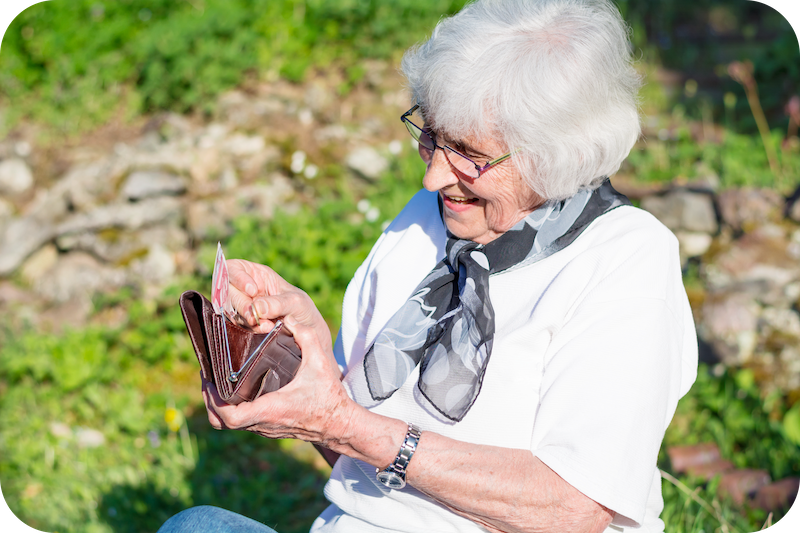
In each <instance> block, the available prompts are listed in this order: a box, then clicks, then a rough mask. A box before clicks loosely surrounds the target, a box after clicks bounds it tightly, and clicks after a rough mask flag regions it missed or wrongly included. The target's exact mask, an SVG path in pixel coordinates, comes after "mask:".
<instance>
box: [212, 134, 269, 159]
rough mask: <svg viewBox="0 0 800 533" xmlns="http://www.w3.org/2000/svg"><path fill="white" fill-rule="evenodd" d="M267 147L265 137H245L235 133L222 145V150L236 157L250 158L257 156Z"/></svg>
mask: <svg viewBox="0 0 800 533" xmlns="http://www.w3.org/2000/svg"><path fill="white" fill-rule="evenodd" d="M266 147H267V143H266V141H265V140H264V137H262V136H260V135H249V136H248V135H244V134H243V133H234V134H233V135H231V136H230V137H228V138H227V139H225V142H224V143H223V144H222V148H223V150H224V151H226V152H227V153H229V154H231V155H233V156H236V157H242V156H248V155H253V154H257V153H258V152H260V151H262V150H264V149H265V148H266Z"/></svg>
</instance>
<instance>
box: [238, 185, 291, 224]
mask: <svg viewBox="0 0 800 533" xmlns="http://www.w3.org/2000/svg"><path fill="white" fill-rule="evenodd" d="M293 192H294V189H293V188H292V185H291V182H290V181H289V180H288V179H287V178H285V177H284V176H282V175H281V174H273V175H272V176H271V177H270V181H269V182H268V183H263V182H262V183H254V184H252V185H247V186H244V187H239V188H238V189H237V190H236V200H237V203H238V206H239V212H240V213H241V212H243V213H249V214H253V215H256V216H258V217H260V218H264V219H269V218H272V215H273V214H274V212H275V209H276V208H277V207H279V206H282V205H283V204H284V203H286V200H287V199H288V198H290V197H291V195H292V194H293Z"/></svg>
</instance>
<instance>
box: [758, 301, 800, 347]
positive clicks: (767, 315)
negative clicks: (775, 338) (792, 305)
mask: <svg viewBox="0 0 800 533" xmlns="http://www.w3.org/2000/svg"><path fill="white" fill-rule="evenodd" d="M759 322H760V326H761V330H762V332H763V333H765V334H769V333H777V334H779V335H780V336H781V337H792V338H794V339H796V341H797V342H798V343H800V314H798V313H797V312H796V311H795V310H793V309H788V308H777V307H766V308H764V310H763V311H762V312H761V316H760V317H759Z"/></svg>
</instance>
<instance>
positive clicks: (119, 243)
mask: <svg viewBox="0 0 800 533" xmlns="http://www.w3.org/2000/svg"><path fill="white" fill-rule="evenodd" d="M155 243H158V244H162V245H164V246H166V247H167V248H169V249H171V250H178V249H181V248H184V247H186V246H189V236H188V235H187V233H186V232H185V231H183V230H182V229H181V228H179V227H178V226H177V225H175V224H165V225H157V226H151V227H146V228H143V229H141V230H136V231H131V230H120V229H116V228H109V229H104V230H101V231H98V232H91V231H86V232H82V233H70V234H67V235H63V236H61V237H59V238H58V239H56V244H57V245H58V247H59V249H61V250H65V251H75V250H81V251H84V252H88V253H90V254H92V255H93V256H95V257H98V258H100V259H102V260H103V261H105V262H106V263H111V264H113V265H117V266H124V265H127V264H128V263H130V262H131V261H132V260H134V259H136V258H137V257H142V256H144V255H146V254H147V253H148V249H149V248H150V246H152V245H153V244H155Z"/></svg>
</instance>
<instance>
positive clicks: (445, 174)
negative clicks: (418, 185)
mask: <svg viewBox="0 0 800 533" xmlns="http://www.w3.org/2000/svg"><path fill="white" fill-rule="evenodd" d="M456 183H458V176H457V175H456V172H455V169H454V168H453V167H452V166H451V165H450V162H449V161H448V160H447V158H446V157H445V156H444V152H442V150H441V149H438V148H437V149H436V150H434V151H433V156H432V158H431V160H430V162H429V163H428V168H427V169H426V170H425V177H424V178H423V179H422V186H423V187H425V188H426V189H427V190H429V191H431V192H435V191H438V190H440V189H444V188H445V187H447V186H449V185H454V184H456Z"/></svg>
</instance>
